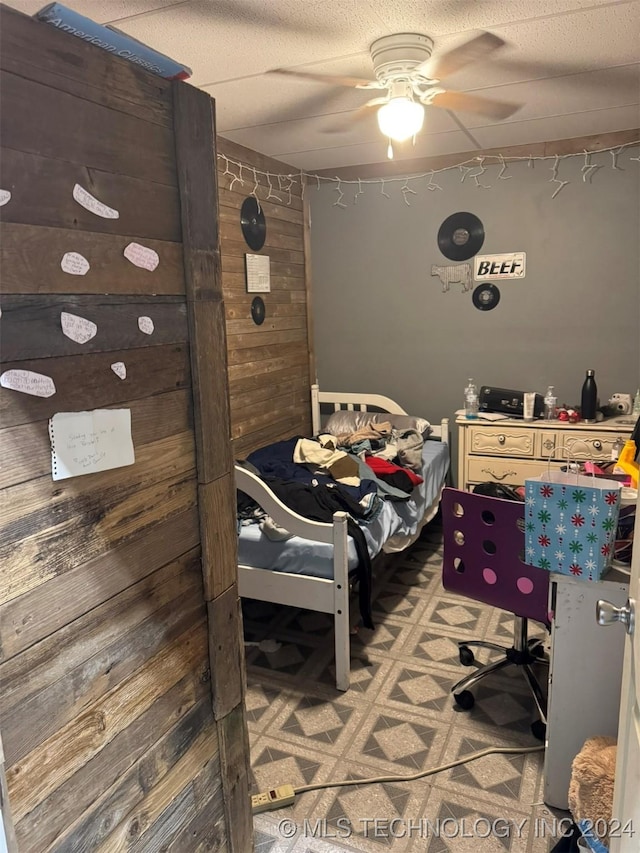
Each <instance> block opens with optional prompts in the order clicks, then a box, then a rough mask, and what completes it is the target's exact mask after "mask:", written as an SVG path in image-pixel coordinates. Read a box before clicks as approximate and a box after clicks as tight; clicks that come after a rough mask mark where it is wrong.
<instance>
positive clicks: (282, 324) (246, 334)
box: [227, 294, 307, 349]
mask: <svg viewBox="0 0 640 853" xmlns="http://www.w3.org/2000/svg"><path fill="white" fill-rule="evenodd" d="M263 298H264V302H265V319H264V322H263V323H261V325H260V326H257V327H256V324H255V323H254V322H253V320H252V319H251V318H250V317H248V318H243V319H237V320H232V319H229V320H227V335H228V339H229V348H230V349H232V348H233V347H234V346H236V347H237V346H238V342H242V341H248V340H251V339H252V340H253V344H252V345H253V346H255V344H256V343H257V341H258V340H263V339H264V338H266V337H267V332H282V331H292V330H300V329H304V330H305V332H306V328H307V317H306V313H303V312H296V314H292V313H289V312H284V313H283V314H282V315H279V316H278V315H276V313H275V309H274V310H273V311H272V310H271V305H270V304H269V296H268V294H267V295H266V296H264V297H263ZM252 336H253V338H252Z"/></svg>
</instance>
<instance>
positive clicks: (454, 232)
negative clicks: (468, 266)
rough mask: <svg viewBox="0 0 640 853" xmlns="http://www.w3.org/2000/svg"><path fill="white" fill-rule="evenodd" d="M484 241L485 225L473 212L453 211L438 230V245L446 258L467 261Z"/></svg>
mask: <svg viewBox="0 0 640 853" xmlns="http://www.w3.org/2000/svg"><path fill="white" fill-rule="evenodd" d="M483 243H484V227H483V225H482V222H481V221H480V220H479V219H478V217H477V216H474V214H473V213H464V212H460V213H452V214H451V216H447V218H446V219H445V220H444V222H443V223H442V225H441V226H440V228H439V230H438V247H439V249H440V251H441V252H442V254H443V255H444V256H445V258H449V259H450V260H452V261H467V260H469V258H472V257H473V256H474V255H477V254H478V252H479V251H480V249H481V248H482V244H483Z"/></svg>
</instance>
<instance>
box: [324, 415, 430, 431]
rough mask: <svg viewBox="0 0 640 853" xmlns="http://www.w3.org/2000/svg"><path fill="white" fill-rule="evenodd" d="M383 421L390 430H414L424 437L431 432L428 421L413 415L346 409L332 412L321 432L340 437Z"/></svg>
mask: <svg viewBox="0 0 640 853" xmlns="http://www.w3.org/2000/svg"><path fill="white" fill-rule="evenodd" d="M384 421H388V422H390V423H391V428H392V429H397V430H405V429H414V430H416V431H417V432H419V433H420V434H421V435H423V436H425V437H426V436H427V435H428V434H429V432H430V431H431V424H430V423H429V421H427V420H425V419H424V418H417V417H414V416H413V415H392V414H389V413H388V412H350V411H347V410H346V409H343V410H341V411H339V412H333V414H331V415H330V416H329V419H328V420H327V422H326V424H325V425H324V426H323V428H322V431H323V432H328V433H330V434H331V435H341V434H342V433H352V432H356V431H357V430H359V429H362V428H363V427H366V426H369V424H372V423H383V422H384Z"/></svg>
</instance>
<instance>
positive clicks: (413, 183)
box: [217, 140, 640, 208]
mask: <svg viewBox="0 0 640 853" xmlns="http://www.w3.org/2000/svg"><path fill="white" fill-rule="evenodd" d="M638 145H640V140H636V141H635V142H627V143H625V144H624V145H616V146H612V147H611V148H600V149H598V150H596V151H586V150H585V151H582V152H580V151H578V152H575V153H572V154H547V155H540V156H534V155H532V154H529V155H525V156H514V157H510V156H506V157H505V156H503V155H502V154H487V155H483V156H476V157H472V158H470V159H468V160H465V161H464V162H462V163H457V164H454V165H451V166H443V167H442V168H441V169H430V170H429V171H428V172H423V173H421V174H419V175H410V176H404V175H403V176H399V177H389V178H353V179H349V180H347V179H344V178H340V177H338V176H336V177H331V176H327V175H316V174H313V173H312V172H305V171H302V170H301V171H298V172H290V173H288V174H277V173H274V172H265V171H262V170H260V169H257V168H255V167H254V166H249V165H247V164H246V163H242V162H239V161H238V160H233V159H232V158H231V157H228V156H227V155H226V154H221V153H218V155H217V156H218V159H219V160H221V161H222V162H223V163H224V166H225V169H224V172H223V175H227V176H229V177H230V182H229V189H230V190H232V189H233V188H234V186H235V185H236V183H240V186H242V187H244V186H245V185H247V184H248V185H250V186H251V187H252V189H251V191H250V193H249V195H252V196H253V197H254V198H255V199H256V201H257V203H258V208H259V207H260V200H259V199H258V188H259V186H260V178H261V177H262V178H266V184H267V196H266V198H265V199H264V200H265V201H273V202H277V203H278V204H287V205H290V204H291V200H292V193H293V191H294V189H295V190H296V195H297V189H298V185H299V186H300V196H301V197H302V198H304V194H305V188H307V189H308V188H309V187H310V186H313V185H314V184H315V186H316V188H317V189H320V187H321V185H322V184H323V183H324V184H327V183H333V184H335V187H334V190H335V192H336V194H337V198H336V200H335V201H334V202H333V206H334V207H343V208H345V207H348V206H349V205H348V202H349V201H350V202H351V204H357V203H358V198H359V197H360V196H361V195H364V192H365V187H367V186H369V185H377V186H379V187H380V194H381V195H383V196H384V197H385V198H390V197H391V196H390V195H389V193H388V192H387V189H388V188H389V187H390V186H391V185H393V184H397V183H400V184H401V187H400V192H401V193H402V196H403V198H404V201H405V204H407V205H409V206H410V205H411V200H410V199H411V196H412V195H417V193H418V190H420V189H422V190H426V191H428V192H437V191H443V187H441V186H440V184H438V183H437V181H436V176H437V175H440V174H442V173H444V172H455V171H457V172H458V173H459V175H460V183H465V182H466V181H469V182H473V184H474V185H475V187H476V189H482V190H490V189H491V188H492V186H493V184H489V183H485V182H486V181H488V180H489V176H488V169H487V166H493V165H495V166H498V167H500V171H499V172H498V175H497V179H498V180H501V181H508V180H511V179H512V178H513V177H514V176H513V175H512V174H509V166H510V164H512V163H520V162H526V164H527V166H528V167H529V168H531V169H533V168H534V166H535V164H536V163H537V162H547V161H550V162H551V167H550V172H551V177H550V178H549V179H548V182H549V183H551V184H557V186H556V188H555V189H554V191H553V193H552V194H551V198H552V199H554V198H556V196H557V195H558V193H560V192H561V191H562V190H563V189H564V188H565V187H566V186H567V185H568V184H570V183H571V181H569V180H564V179H562V178H561V177H560V167H561V164H562V161H563V160H567V159H570V158H574V157H582V158H583V159H584V163H583V166H582V168H581V170H580V171H581V174H582V181H583V183H589V184H590V183H591V182H592V180H593V176H594V175H595V173H596V172H597V171H599V170H600V169H602V168H604V164H603V163H594V162H592V160H591V158H592V157H593V156H594V155H596V154H607V153H608V154H609V155H610V158H611V163H610V168H611V169H614V170H615V171H618V172H620V171H624V169H623V168H622V167H621V166H620V165H619V163H618V159H619V157H620V154H621V153H622V152H623V151H624V150H625V149H626V148H631V147H634V146H638ZM629 160H633V161H636V162H638V163H640V156H638V157H629ZM414 187H415V189H414Z"/></svg>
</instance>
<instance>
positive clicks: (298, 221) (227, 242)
mask: <svg viewBox="0 0 640 853" xmlns="http://www.w3.org/2000/svg"><path fill="white" fill-rule="evenodd" d="M217 153H218V155H222V156H218V186H219V202H220V207H219V211H220V237H221V253H222V287H223V294H224V302H225V314H226V327H227V353H228V365H229V367H228V371H229V399H230V406H231V438H232V446H233V453H234V456H235V458H237V459H238V458H243V457H244V456H246V455H247V454H248V453H250V452H251V451H252V450H254V449H256V448H257V447H260V446H262V445H264V444H267V443H269V442H271V441H277V440H279V439H281V438H288V437H290V436H292V435H295V434H307V435H308V434H309V433H310V430H311V403H310V385H311V381H312V379H311V373H310V342H309V332H308V314H309V282H308V260H309V259H308V254H307V253H305V227H306V226H305V212H304V202H303V198H302V192H301V185H300V179H299V177H297V180H296V181H295V183H294V184H293V186H292V187H291V193H290V194H289V192H288V190H287V189H285V188H286V187H287V186H288V182H286V181H282V182H280V181H279V180H278V177H277V176H278V175H283V174H290V173H295V172H296V170H295V169H294V168H292V167H290V166H288V165H287V164H285V163H281V162H279V161H278V160H274V159H272V158H270V157H266V156H265V155H263V154H259V153H257V152H256V151H252V150H250V149H248V148H244V147H243V146H240V145H237V144H235V143H233V142H230V141H229V140H225V139H223V138H220V137H219V138H218V146H217ZM238 163H242V164H243V169H242V172H241V173H240V169H239V167H238V165H237V164H238ZM254 168H255V170H256V172H255V174H254V172H253V171H252V169H254ZM269 176H271V177H269ZM240 178H241V180H240ZM256 181H257V184H258V187H257V190H256V191H255V192H256V195H257V198H258V200H259V203H260V206H261V209H262V211H263V212H264V216H265V221H266V240H265V244H264V246H263V247H262V249H260V250H259V251H257V252H255V251H254V250H253V249H251V248H250V247H249V246H248V245H247V244H246V242H245V240H244V237H243V235H242V229H241V226H240V211H241V207H242V202H243V201H244V200H245V198H247V197H248V196H249V195H251V194H252V193H253V192H254V187H255V185H256ZM281 187H282V188H281ZM269 196H271V198H269ZM274 196H277V197H278V198H279V201H278V200H277V199H276V198H274ZM247 253H249V254H259V255H268V256H269V258H270V269H271V292H270V293H262V294H259V295H260V296H262V298H263V300H264V303H265V308H266V312H265V320H264V323H262V325H256V324H255V323H254V322H253V320H252V318H251V302H252V300H253V298H254V296H255V295H256V294H254V293H247V287H246V277H245V254H247Z"/></svg>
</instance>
